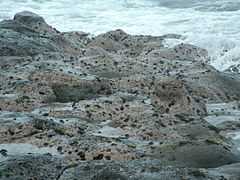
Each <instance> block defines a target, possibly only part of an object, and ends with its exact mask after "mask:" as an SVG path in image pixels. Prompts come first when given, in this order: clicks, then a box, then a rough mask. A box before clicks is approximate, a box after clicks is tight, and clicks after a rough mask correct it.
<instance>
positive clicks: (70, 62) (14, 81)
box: [0, 11, 240, 180]
mask: <svg viewBox="0 0 240 180" xmlns="http://www.w3.org/2000/svg"><path fill="white" fill-rule="evenodd" d="M171 38H173V39H177V38H181V36H180V35H174V34H169V35H165V36H158V37H155V36H146V35H144V36H143V35H141V36H140V35H129V34H127V33H125V32H124V31H123V30H115V31H110V32H107V33H105V34H101V35H98V36H95V37H92V36H90V35H89V34H88V33H85V32H59V31H58V30H56V29H55V28H53V27H51V26H50V25H48V24H47V23H46V22H45V20H44V19H43V18H42V17H40V16H39V15H37V14H34V13H32V12H26V11H25V12H20V13H17V14H16V15H15V16H14V19H13V20H5V21H2V22H0V82H1V84H0V179H3V180H5V179H6V180H77V179H78V180H206V179H209V180H239V179H240V171H239V169H240V152H239V149H238V147H237V143H236V142H235V141H234V138H232V137H233V136H230V135H231V133H232V134H234V133H235V132H237V131H238V130H239V131H240V120H239V114H240V103H239V101H240V76H239V75H238V74H235V73H231V72H219V71H217V70H216V69H215V68H214V67H212V66H211V65H209V64H208V62H209V57H208V52H207V51H206V50H204V49H201V48H199V47H196V46H193V45H190V44H179V45H176V46H174V47H171V48H168V47H165V45H164V42H165V40H166V39H171ZM239 143H240V142H239Z"/></svg>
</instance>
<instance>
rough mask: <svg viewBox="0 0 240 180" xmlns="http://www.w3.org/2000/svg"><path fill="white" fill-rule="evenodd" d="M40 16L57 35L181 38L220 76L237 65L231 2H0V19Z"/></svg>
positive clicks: (239, 52)
mask: <svg viewBox="0 0 240 180" xmlns="http://www.w3.org/2000/svg"><path fill="white" fill-rule="evenodd" d="M22 10H30V11H34V12H36V13H39V14H40V15H42V16H43V17H44V18H45V19H46V20H47V22H48V23H49V24H51V25H53V26H55V27H57V28H58V29H59V30H61V31H72V30H81V31H86V32H90V33H92V34H99V33H103V32H106V31H109V30H113V29H118V28H121V29H124V30H125V31H127V32H128V33H131V34H151V35H162V34H167V33H177V34H182V35H184V36H185V37H186V40H185V42H188V43H193V44H195V45H198V46H200V47H203V48H206V49H207V50H208V51H209V53H210V55H211V58H212V61H211V63H212V64H213V65H214V66H215V67H216V68H218V69H219V70H225V69H226V68H228V67H229V66H231V65H234V64H239V63H240V48H239V47H240V31H239V29H240V21H239V18H240V2H238V1H236V0H214V1H213V0H184V1H183V0H1V1H0V19H8V18H12V16H13V15H14V14H15V13H16V12H19V11H22Z"/></svg>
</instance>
